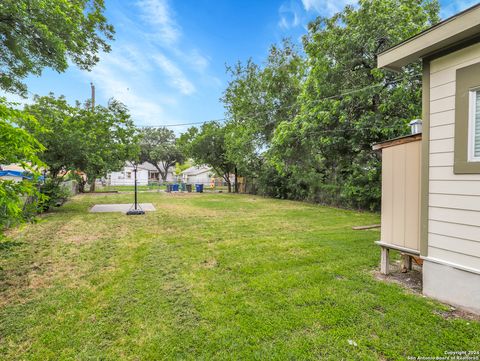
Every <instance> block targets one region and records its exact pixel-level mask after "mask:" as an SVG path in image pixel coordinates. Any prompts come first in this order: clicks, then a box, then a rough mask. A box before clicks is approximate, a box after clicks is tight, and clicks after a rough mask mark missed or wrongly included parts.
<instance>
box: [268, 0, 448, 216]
mask: <svg viewBox="0 0 480 361" xmlns="http://www.w3.org/2000/svg"><path fill="white" fill-rule="evenodd" d="M438 11H439V6H438V3H437V2H436V1H429V0H423V1H417V0H361V1H359V4H358V6H356V7H351V6H347V7H346V8H345V9H344V10H343V11H342V12H340V13H338V14H336V15H334V16H333V17H331V18H328V19H327V18H318V19H317V20H316V21H314V22H312V23H311V24H310V25H309V30H308V35H307V36H306V37H305V38H304V49H305V52H306V56H307V63H308V66H309V73H308V76H307V78H306V81H305V84H304V87H303V92H302V95H301V98H300V102H301V110H300V113H299V115H298V116H297V117H296V118H295V121H294V122H282V123H280V124H279V126H278V127H277V129H276V130H275V136H274V139H273V145H272V148H271V150H270V152H269V159H270V160H271V161H272V162H273V164H275V166H276V167H277V169H279V170H280V172H281V173H282V174H283V175H284V177H289V178H291V179H293V183H294V184H295V188H294V191H293V192H294V193H293V196H294V197H296V198H308V199H310V200H314V201H319V202H326V203H334V204H337V205H342V206H349V207H360V208H372V209H375V208H377V207H378V206H379V199H380V161H379V159H378V158H377V156H376V155H375V154H374V153H373V152H372V151H371V145H372V143H375V142H378V141H382V140H385V139H388V138H392V137H395V136H399V135H404V134H406V132H407V123H408V121H409V120H411V119H413V118H417V117H419V116H420V114H421V76H420V73H421V71H420V65H419V64H415V65H412V66H409V67H406V68H405V69H404V70H403V72H402V73H400V74H393V73H391V72H387V71H383V70H379V69H377V68H376V65H377V64H376V57H377V54H378V53H379V52H381V51H382V50H384V49H386V48H388V47H390V46H393V45H395V44H396V43H398V42H400V41H402V40H404V39H407V38H409V37H411V36H413V35H414V34H417V33H418V32H420V31H422V30H423V29H425V28H427V27H429V26H431V25H432V24H434V23H435V22H437V21H438Z"/></svg>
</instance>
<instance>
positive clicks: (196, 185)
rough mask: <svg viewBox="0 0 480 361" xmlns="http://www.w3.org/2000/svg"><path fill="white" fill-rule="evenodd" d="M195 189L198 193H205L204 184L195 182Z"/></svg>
mask: <svg viewBox="0 0 480 361" xmlns="http://www.w3.org/2000/svg"><path fill="white" fill-rule="evenodd" d="M195 191H196V192H197V193H203V184H195Z"/></svg>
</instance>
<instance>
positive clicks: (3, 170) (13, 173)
mask: <svg viewBox="0 0 480 361" xmlns="http://www.w3.org/2000/svg"><path fill="white" fill-rule="evenodd" d="M32 178H33V177H32V176H31V175H29V172H28V171H25V169H24V168H23V167H22V166H21V165H20V164H8V165H4V164H2V165H0V179H2V180H13V181H15V182H20V181H21V180H23V179H32ZM39 180H41V181H43V176H40V177H39Z"/></svg>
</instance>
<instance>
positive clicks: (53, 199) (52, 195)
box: [38, 179, 71, 212]
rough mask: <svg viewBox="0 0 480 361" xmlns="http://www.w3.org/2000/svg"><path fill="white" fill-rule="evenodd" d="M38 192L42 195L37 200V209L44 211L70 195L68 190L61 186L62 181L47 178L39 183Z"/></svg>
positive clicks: (58, 204) (57, 204)
mask: <svg viewBox="0 0 480 361" xmlns="http://www.w3.org/2000/svg"><path fill="white" fill-rule="evenodd" d="M40 193H41V194H42V195H43V196H44V197H43V199H42V200H41V201H39V202H38V211H39V212H46V211H48V210H49V209H50V208H52V207H59V206H61V205H62V204H63V203H65V202H66V200H67V199H68V197H70V196H71V193H70V191H69V190H68V189H67V188H66V187H63V186H62V183H59V182H58V181H54V180H52V179H47V180H46V181H45V183H43V184H42V185H40Z"/></svg>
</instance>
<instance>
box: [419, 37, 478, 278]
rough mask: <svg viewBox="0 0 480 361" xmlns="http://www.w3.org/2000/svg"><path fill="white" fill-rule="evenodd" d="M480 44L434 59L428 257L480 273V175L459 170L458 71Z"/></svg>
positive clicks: (474, 55)
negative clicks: (456, 151) (456, 160)
mask: <svg viewBox="0 0 480 361" xmlns="http://www.w3.org/2000/svg"><path fill="white" fill-rule="evenodd" d="M478 62H480V44H475V45H472V46H469V47H467V48H464V49H461V50H458V51H456V52H453V53H450V54H448V55H445V56H443V57H441V58H438V59H435V60H432V61H431V62H430V102H429V104H430V125H429V127H430V128H429V132H430V139H429V149H430V150H429V209H428V257H431V258H434V259H436V260H438V261H445V262H448V263H450V264H458V265H462V266H465V267H468V268H470V269H473V270H478V271H479V272H480V174H454V168H453V165H454V137H455V128H454V127H455V87H456V79H455V76H456V71H457V69H459V68H463V67H465V66H468V65H472V64H475V63H478Z"/></svg>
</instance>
